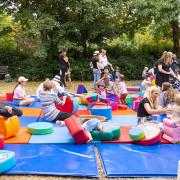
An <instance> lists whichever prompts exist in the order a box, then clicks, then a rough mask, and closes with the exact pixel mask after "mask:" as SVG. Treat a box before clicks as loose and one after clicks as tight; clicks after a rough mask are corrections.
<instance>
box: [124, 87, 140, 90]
mask: <svg viewBox="0 0 180 180" xmlns="http://www.w3.org/2000/svg"><path fill="white" fill-rule="evenodd" d="M126 89H127V91H140V87H127V88H126Z"/></svg>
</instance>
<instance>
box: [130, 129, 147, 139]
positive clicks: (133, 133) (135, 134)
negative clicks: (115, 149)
mask: <svg viewBox="0 0 180 180" xmlns="http://www.w3.org/2000/svg"><path fill="white" fill-rule="evenodd" d="M129 136H130V137H131V139H132V140H141V139H142V138H144V136H145V134H144V131H143V129H141V128H139V127H134V128H132V129H131V130H130V131H129Z"/></svg>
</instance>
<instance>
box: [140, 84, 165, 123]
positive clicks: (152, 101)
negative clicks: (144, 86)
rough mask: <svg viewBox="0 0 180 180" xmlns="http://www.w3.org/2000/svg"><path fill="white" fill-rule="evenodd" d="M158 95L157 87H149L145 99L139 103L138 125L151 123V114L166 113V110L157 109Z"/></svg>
mask: <svg viewBox="0 0 180 180" xmlns="http://www.w3.org/2000/svg"><path fill="white" fill-rule="evenodd" d="M159 94H160V89H159V88H158V87H156V86H151V87H149V89H148V92H147V97H146V98H144V99H143V100H142V101H141V102H140V104H139V107H138V112H137V117H138V124H140V123H144V122H146V121H151V120H152V116H151V115H153V114H165V113H166V112H167V109H162V108H158V98H159Z"/></svg>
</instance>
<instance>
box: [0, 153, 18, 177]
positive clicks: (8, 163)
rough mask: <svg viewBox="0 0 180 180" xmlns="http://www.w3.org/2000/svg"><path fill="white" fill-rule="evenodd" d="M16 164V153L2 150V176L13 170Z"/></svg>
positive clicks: (0, 169) (0, 161)
mask: <svg viewBox="0 0 180 180" xmlns="http://www.w3.org/2000/svg"><path fill="white" fill-rule="evenodd" d="M15 164H16V159H15V153H14V152H12V151H7V150H0V174H2V173H4V172H5V171H7V170H9V169H11V168H12V167H13V166H14V165H15Z"/></svg>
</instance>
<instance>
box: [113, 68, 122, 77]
mask: <svg viewBox="0 0 180 180" xmlns="http://www.w3.org/2000/svg"><path fill="white" fill-rule="evenodd" d="M120 75H121V74H120V72H119V67H118V66H116V67H115V71H114V79H115V80H116V79H119V78H120Z"/></svg>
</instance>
